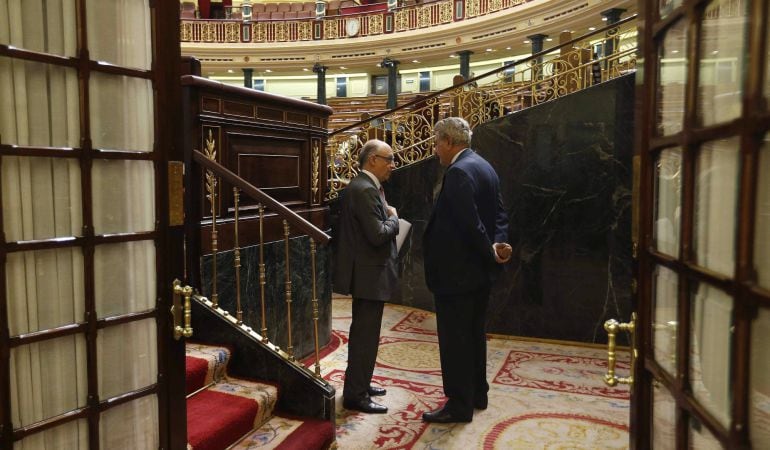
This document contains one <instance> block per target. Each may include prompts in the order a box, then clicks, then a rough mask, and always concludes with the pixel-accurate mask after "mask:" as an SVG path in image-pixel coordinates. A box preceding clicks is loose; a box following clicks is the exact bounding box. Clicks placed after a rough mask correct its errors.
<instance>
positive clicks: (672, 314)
mask: <svg viewBox="0 0 770 450" xmlns="http://www.w3.org/2000/svg"><path fill="white" fill-rule="evenodd" d="M653 282H654V283H655V299H654V302H655V303H654V308H655V309H654V313H653V314H654V322H653V324H652V333H653V342H654V345H653V350H654V353H655V361H657V362H658V364H660V365H661V366H662V367H663V368H664V369H666V371H667V372H668V373H669V374H670V375H671V376H676V374H677V372H676V343H677V340H676V331H677V328H678V323H677V305H678V304H679V301H678V297H679V293H678V290H679V281H678V278H677V274H676V272H674V271H673V270H671V269H667V268H666V267H663V266H657V267H655V274H654V278H653Z"/></svg>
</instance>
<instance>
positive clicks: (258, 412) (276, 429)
mask: <svg viewBox="0 0 770 450" xmlns="http://www.w3.org/2000/svg"><path fill="white" fill-rule="evenodd" d="M229 359H230V350H229V349H227V348H225V347H216V346H210V345H203V344H196V343H188V344H187V358H186V382H185V383H186V386H185V388H186V391H187V395H188V398H187V442H188V449H192V450H224V449H226V448H228V447H229V446H231V445H233V444H236V443H237V444H236V445H235V446H234V447H233V449H256V448H259V449H281V450H293V449H296V450H300V449H301V450H314V449H324V448H328V446H329V444H330V443H331V442H333V440H334V428H333V427H332V424H331V422H329V421H322V420H316V419H309V418H297V417H286V416H278V415H273V409H274V408H275V405H276V403H277V400H278V392H279V389H278V387H277V386H274V385H271V384H268V383H264V382H258V381H252V380H244V379H239V378H234V377H231V376H228V375H227V363H228V361H229ZM260 427H261V428H260ZM255 431H260V432H259V433H255ZM265 431H267V433H266V432H265Z"/></svg>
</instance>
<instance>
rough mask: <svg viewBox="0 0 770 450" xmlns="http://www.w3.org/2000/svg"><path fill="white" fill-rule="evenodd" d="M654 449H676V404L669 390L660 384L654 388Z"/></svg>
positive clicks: (654, 384)
mask: <svg viewBox="0 0 770 450" xmlns="http://www.w3.org/2000/svg"><path fill="white" fill-rule="evenodd" d="M652 422H653V434H652V448H654V449H655V450H674V449H675V448H676V402H675V401H674V397H673V396H672V395H671V392H669V390H668V389H666V388H665V387H664V386H662V385H661V384H660V383H659V382H657V381H655V382H653V386H652Z"/></svg>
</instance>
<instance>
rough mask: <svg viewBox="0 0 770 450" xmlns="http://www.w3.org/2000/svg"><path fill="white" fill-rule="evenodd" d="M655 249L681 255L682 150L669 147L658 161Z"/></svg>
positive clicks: (654, 231) (676, 255)
mask: <svg viewBox="0 0 770 450" xmlns="http://www.w3.org/2000/svg"><path fill="white" fill-rule="evenodd" d="M655 169H656V170H655V228H654V229H653V239H654V240H655V249H656V250H657V251H659V252H661V253H665V254H667V255H671V256H674V257H679V230H680V228H681V210H682V208H681V207H682V149H680V148H674V149H666V150H663V151H662V152H661V153H660V155H659V156H658V160H657V162H656V164H655Z"/></svg>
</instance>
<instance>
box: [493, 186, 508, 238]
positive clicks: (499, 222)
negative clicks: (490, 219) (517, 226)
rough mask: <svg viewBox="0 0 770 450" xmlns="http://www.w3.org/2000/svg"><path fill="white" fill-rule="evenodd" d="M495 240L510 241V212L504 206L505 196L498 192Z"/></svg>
mask: <svg viewBox="0 0 770 450" xmlns="http://www.w3.org/2000/svg"><path fill="white" fill-rule="evenodd" d="M495 242H508V213H506V212H505V208H504V207H503V196H502V194H501V193H500V192H498V193H497V219H496V220H495Z"/></svg>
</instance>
